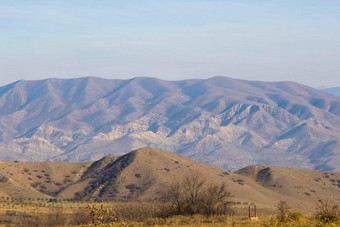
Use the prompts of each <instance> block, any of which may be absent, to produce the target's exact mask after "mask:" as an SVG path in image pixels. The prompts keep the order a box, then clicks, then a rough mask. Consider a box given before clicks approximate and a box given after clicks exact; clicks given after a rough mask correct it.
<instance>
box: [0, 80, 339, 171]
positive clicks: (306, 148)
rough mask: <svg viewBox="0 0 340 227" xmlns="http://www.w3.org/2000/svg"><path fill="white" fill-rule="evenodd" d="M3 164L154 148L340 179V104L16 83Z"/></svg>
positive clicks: (1, 99) (113, 84) (244, 91)
mask: <svg viewBox="0 0 340 227" xmlns="http://www.w3.org/2000/svg"><path fill="white" fill-rule="evenodd" d="M0 129H1V131H0V159H1V160H19V161H66V162H70V161H72V162H79V161H82V162H88V161H94V160H98V159H100V158H102V157H104V156H107V155H116V156H117V155H123V154H126V153H128V152H129V151H131V150H133V149H136V148H140V147H146V146H148V147H154V148H157V149H162V150H168V151H170V152H174V153H179V154H182V155H185V156H187V157H190V158H192V159H194V160H197V161H200V162H205V163H210V164H214V165H217V166H220V167H222V168H224V169H228V170H237V169H239V168H242V167H244V166H248V165H253V164H264V165H275V166H285V167H296V168H303V169H315V170H327V171H329V170H334V171H340V165H339V163H340V143H339V142H340V97H337V96H334V95H330V94H327V93H324V92H322V91H319V90H316V89H313V88H310V87H308V86H305V85H302V84H298V83H294V82H261V81H245V80H237V79H231V78H226V77H213V78H210V79H200V80H182V81H165V80H160V79H156V78H133V79H129V80H106V79H101V78H94V77H88V78H79V79H65V80H63V79H46V80H39V81H17V82H15V83H12V84H9V85H6V86H3V87H1V88H0Z"/></svg>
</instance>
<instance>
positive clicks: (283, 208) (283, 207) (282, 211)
mask: <svg viewBox="0 0 340 227" xmlns="http://www.w3.org/2000/svg"><path fill="white" fill-rule="evenodd" d="M275 207H276V208H277V209H278V211H279V214H278V215H277V219H278V220H279V221H280V222H285V221H287V220H288V212H289V209H290V207H289V206H288V204H287V203H286V202H285V201H283V200H281V201H280V202H279V203H278V204H277V205H276V206H275Z"/></svg>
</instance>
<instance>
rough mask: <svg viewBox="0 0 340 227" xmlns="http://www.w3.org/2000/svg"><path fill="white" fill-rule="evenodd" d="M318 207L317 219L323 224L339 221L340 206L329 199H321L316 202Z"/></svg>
mask: <svg viewBox="0 0 340 227" xmlns="http://www.w3.org/2000/svg"><path fill="white" fill-rule="evenodd" d="M316 205H317V207H318V212H317V214H316V218H317V219H319V220H320V221H321V222H324V223H330V222H334V221H336V220H338V218H339V213H338V205H336V204H334V203H333V202H331V201H329V200H328V199H319V200H318V201H317V202H316Z"/></svg>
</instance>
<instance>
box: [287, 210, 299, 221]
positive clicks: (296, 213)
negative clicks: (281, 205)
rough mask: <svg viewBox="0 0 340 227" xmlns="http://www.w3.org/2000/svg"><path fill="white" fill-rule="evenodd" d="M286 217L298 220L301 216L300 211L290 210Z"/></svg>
mask: <svg viewBox="0 0 340 227" xmlns="http://www.w3.org/2000/svg"><path fill="white" fill-rule="evenodd" d="M288 218H289V219H290V220H293V221H300V220H301V218H302V214H301V213H300V212H297V211H295V212H291V213H289V214H288Z"/></svg>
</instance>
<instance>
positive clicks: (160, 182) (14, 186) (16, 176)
mask: <svg viewBox="0 0 340 227" xmlns="http://www.w3.org/2000/svg"><path fill="white" fill-rule="evenodd" d="M0 166H1V167H0V179H1V181H0V196H13V197H28V196H30V197H41V198H42V197H51V196H56V197H58V198H68V199H80V200H90V199H99V200H131V199H147V200H150V199H154V198H157V197H159V196H160V194H161V193H162V192H164V191H165V190H166V189H167V187H168V186H169V184H170V183H171V182H174V181H177V180H180V179H182V178H183V177H184V176H185V175H187V174H190V173H192V172H200V173H201V174H202V175H203V176H205V177H206V179H207V180H208V181H209V182H211V183H221V182H225V183H227V184H228V189H229V190H230V191H231V192H232V193H233V194H234V198H233V200H234V201H240V202H249V203H251V202H254V203H256V204H257V205H260V206H266V207H272V206H274V205H275V204H277V203H278V202H279V201H280V200H285V201H287V202H288V204H289V205H291V206H293V207H297V208H306V207H308V208H310V207H312V206H313V205H314V204H313V201H312V200H311V199H309V197H310V198H312V197H313V193H314V192H315V193H317V194H318V195H320V196H321V197H324V198H326V197H327V198H330V199H332V200H335V201H337V202H339V201H340V173H338V172H322V171H312V170H299V169H293V168H280V167H273V166H263V165H257V166H248V167H246V168H243V169H241V170H239V171H237V172H229V171H226V170H224V169H221V168H219V167H216V166H212V165H209V164H205V163H199V162H196V161H194V160H192V159H189V158H187V157H185V156H182V155H179V154H175V153H170V152H165V151H161V150H157V149H153V148H142V149H137V150H134V151H132V152H130V153H128V154H126V155H123V156H120V157H114V156H108V157H105V158H103V159H101V160H99V161H96V162H88V163H54V162H42V163H28V162H9V161H3V162H1V163H0ZM301 185H304V186H305V188H303V189H302V190H301V189H300V190H299V189H297V188H296V187H298V186H301Z"/></svg>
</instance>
